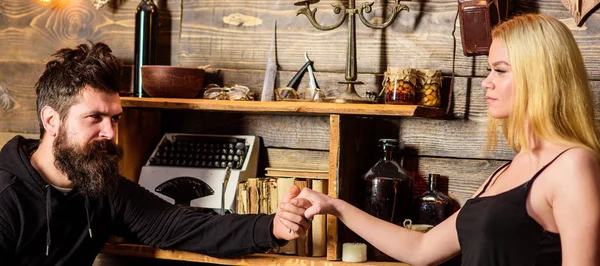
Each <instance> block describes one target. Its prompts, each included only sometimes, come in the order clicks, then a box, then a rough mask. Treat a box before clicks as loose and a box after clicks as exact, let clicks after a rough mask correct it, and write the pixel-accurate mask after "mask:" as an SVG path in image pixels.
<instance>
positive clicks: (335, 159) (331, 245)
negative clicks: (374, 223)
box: [327, 115, 342, 260]
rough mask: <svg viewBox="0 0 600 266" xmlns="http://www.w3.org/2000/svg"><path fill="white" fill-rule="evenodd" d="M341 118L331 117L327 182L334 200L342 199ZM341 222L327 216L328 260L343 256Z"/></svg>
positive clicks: (329, 192) (337, 116)
mask: <svg viewBox="0 0 600 266" xmlns="http://www.w3.org/2000/svg"><path fill="white" fill-rule="evenodd" d="M340 129H341V128H340V116H339V115H331V116H330V117H329V130H330V133H329V179H328V182H327V188H328V192H327V195H329V196H330V197H332V198H339V197H340V194H339V192H340V190H339V187H338V183H339V180H338V179H339V178H340V168H339V167H340V165H339V160H340V156H341V154H340V152H341V146H340V145H341V143H340V141H341V139H340V137H341V135H340V133H341V131H340ZM339 224H340V222H339V220H338V218H337V217H335V216H333V215H327V260H339V259H340V258H341V256H342V245H340V244H339V242H338V239H339V237H338V226H339Z"/></svg>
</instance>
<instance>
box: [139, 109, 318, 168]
mask: <svg viewBox="0 0 600 266" xmlns="http://www.w3.org/2000/svg"><path fill="white" fill-rule="evenodd" d="M128 109H129V108H128ZM163 114H164V115H163V119H162V121H163V122H162V124H163V126H162V128H163V131H164V132H181V133H200V134H225V135H255V136H259V137H260V138H261V142H262V144H261V145H262V146H264V147H279V148H291V149H311V150H328V149H329V142H328V141H329V123H328V117H327V116H299V115H266V114H246V113H220V112H201V111H187V110H167V111H163ZM273 129H276V130H273ZM301 160H302V159H300V161H301Z"/></svg>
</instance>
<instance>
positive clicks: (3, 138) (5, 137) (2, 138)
mask: <svg viewBox="0 0 600 266" xmlns="http://www.w3.org/2000/svg"><path fill="white" fill-rule="evenodd" d="M17 135H21V136H23V137H24V138H26V139H39V138H40V135H39V134H24V133H15V132H0V149H2V147H3V146H4V144H6V143H7V142H8V141H9V140H11V139H12V138H14V137H15V136H17Z"/></svg>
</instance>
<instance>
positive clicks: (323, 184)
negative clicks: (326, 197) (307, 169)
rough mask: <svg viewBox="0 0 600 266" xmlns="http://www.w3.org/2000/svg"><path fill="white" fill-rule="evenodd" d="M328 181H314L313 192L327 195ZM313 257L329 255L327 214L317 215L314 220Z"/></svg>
mask: <svg viewBox="0 0 600 266" xmlns="http://www.w3.org/2000/svg"><path fill="white" fill-rule="evenodd" d="M327 182H328V181H327V180H319V179H314V180H312V190H314V191H316V192H321V193H323V194H327ZM311 229H312V232H311V233H312V256H313V257H324V256H326V255H327V218H326V216H325V214H319V215H315V217H313V220H312V227H311Z"/></svg>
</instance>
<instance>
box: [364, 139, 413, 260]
mask: <svg viewBox="0 0 600 266" xmlns="http://www.w3.org/2000/svg"><path fill="white" fill-rule="evenodd" d="M399 145H401V146H402V144H401V143H399V142H398V140H396V139H380V140H379V147H380V148H381V151H382V153H383V155H382V157H381V159H380V160H379V161H378V162H377V163H376V164H375V165H374V166H373V167H371V169H369V171H368V172H367V173H366V174H365V175H364V176H363V180H364V181H365V186H366V194H365V196H366V198H365V200H364V206H363V210H364V211H366V212H367V213H369V214H371V215H373V216H375V217H377V218H380V219H382V220H385V221H388V222H391V223H394V224H397V225H399V226H402V223H403V221H404V219H406V218H409V217H408V215H409V213H410V210H411V207H412V189H413V179H412V178H411V177H410V175H408V173H407V172H406V170H404V168H402V167H401V166H400V165H399V164H398V162H397V161H395V160H394V152H395V151H396V150H398V148H399ZM400 148H403V147H400ZM367 257H368V259H369V260H390V257H388V256H386V255H385V254H383V253H382V252H380V251H379V250H377V249H375V248H374V247H372V246H370V245H369V248H368V250H367Z"/></svg>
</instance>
